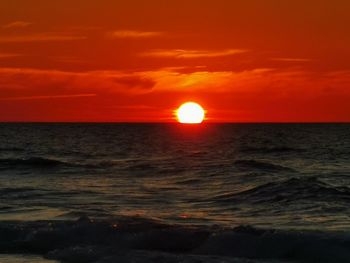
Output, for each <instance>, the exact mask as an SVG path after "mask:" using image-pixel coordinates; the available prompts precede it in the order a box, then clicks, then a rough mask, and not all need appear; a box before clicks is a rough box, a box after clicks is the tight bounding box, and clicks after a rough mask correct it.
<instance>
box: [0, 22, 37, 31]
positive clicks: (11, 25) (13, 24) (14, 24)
mask: <svg viewBox="0 0 350 263" xmlns="http://www.w3.org/2000/svg"><path fill="white" fill-rule="evenodd" d="M32 24H33V23H30V22H25V21H14V22H11V23H8V24H6V25H3V26H2V28H5V29H9V28H20V27H28V26H30V25H32Z"/></svg>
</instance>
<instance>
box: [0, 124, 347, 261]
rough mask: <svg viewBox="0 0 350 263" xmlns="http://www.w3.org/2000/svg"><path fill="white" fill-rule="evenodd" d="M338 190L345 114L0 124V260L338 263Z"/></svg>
mask: <svg viewBox="0 0 350 263" xmlns="http://www.w3.org/2000/svg"><path fill="white" fill-rule="evenodd" d="M349 202H350V125H348V124H203V125H178V124H0V262H6V263H9V262H31V260H32V262H47V261H45V260H44V259H43V258H42V257H33V256H31V255H29V256H23V255H20V254H23V253H30V254H39V255H43V256H44V257H45V258H47V259H51V260H59V261H60V262H74V263H76V262H83V263H92V262H94V263H111V262H125V263H129V262H135V263H145V262H146V263H147V262H150V263H151V262H152V263H154V262H165V263H174V262H186V263H196V262H207V263H218V262H220V263H225V262H226V263H229V262H235V263H237V262H239V263H241V262H245V263H247V262H250V263H257V262H265V263H266V262H318V263H319V262H327V263H329V262H336V263H340V262H344V263H345V262H350V249H349V248H350V235H349V233H350V232H349V230H350V218H349V216H350V206H349ZM1 253H5V254H9V253H10V254H17V255H12V256H9V255H2V254H1ZM16 260H17V261H16ZM21 260H22V261H21ZM48 262H50V261H48Z"/></svg>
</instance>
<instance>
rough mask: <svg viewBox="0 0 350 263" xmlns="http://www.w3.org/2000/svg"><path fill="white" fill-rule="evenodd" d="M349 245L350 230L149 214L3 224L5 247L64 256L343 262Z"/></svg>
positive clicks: (0, 239) (0, 234)
mask: <svg viewBox="0 0 350 263" xmlns="http://www.w3.org/2000/svg"><path fill="white" fill-rule="evenodd" d="M349 245H350V235H349V234H347V233H345V232H343V233H336V232H312V231H287V230H284V231H282V230H274V229H258V228H254V227H252V226H237V227H234V228H219V227H215V226H213V227H201V226H192V227H191V226H187V227H185V226H179V225H167V224H163V223H161V222H158V221H154V220H148V219H143V218H119V219H110V220H99V221H96V220H91V219H89V218H88V217H86V216H85V217H84V216H83V217H81V218H80V219H79V220H77V221H40V222H31V223H29V222H21V223H19V222H16V223H1V224H0V253H32V254H42V255H45V257H46V258H49V259H56V260H60V261H63V262H155V261H152V260H151V259H158V260H156V261H157V262H175V261H174V259H177V261H176V262H179V260H180V259H184V258H187V259H191V258H192V259H193V261H190V260H189V261H186V262H198V260H199V259H201V260H202V261H201V262H216V261H209V260H208V261H206V259H209V258H211V259H212V258H213V257H214V256H215V257H225V258H226V259H229V258H240V259H245V260H247V259H253V260H291V261H301V262H339V263H341V262H349V260H350V250H349V249H348V248H349ZM170 253H171V254H170ZM141 259H143V260H146V261H141ZM159 259H161V260H160V261H159ZM195 259H196V260H197V261H195ZM108 260H109V261H108ZM138 260H140V261H138ZM181 262H182V261H181ZM218 262H231V261H224V260H221V261H218ZM235 262H236V261H235ZM237 262H240V261H237Z"/></svg>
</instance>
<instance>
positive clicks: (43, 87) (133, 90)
mask: <svg viewBox="0 0 350 263" xmlns="http://www.w3.org/2000/svg"><path fill="white" fill-rule="evenodd" d="M154 85H155V82H154V80H152V79H151V78H149V77H147V76H142V75H138V74H129V73H124V72H120V71H88V72H67V71H58V70H41V69H30V68H0V95H1V97H2V98H8V97H11V98H12V97H14V96H19V97H20V98H22V97H32V96H35V97H37V96H61V95H62V94H63V95H75V94H116V93H124V94H139V93H147V92H150V91H151V90H152V88H153V87H154ZM45 98H46V97H45Z"/></svg>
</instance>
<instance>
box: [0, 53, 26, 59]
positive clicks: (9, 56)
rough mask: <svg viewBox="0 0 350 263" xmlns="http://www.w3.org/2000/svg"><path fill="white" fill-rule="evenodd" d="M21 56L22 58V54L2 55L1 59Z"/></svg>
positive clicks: (0, 54)
mask: <svg viewBox="0 0 350 263" xmlns="http://www.w3.org/2000/svg"><path fill="white" fill-rule="evenodd" d="M19 56H22V54H16V53H0V59H1V58H12V57H19Z"/></svg>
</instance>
